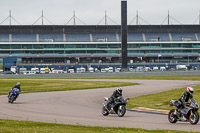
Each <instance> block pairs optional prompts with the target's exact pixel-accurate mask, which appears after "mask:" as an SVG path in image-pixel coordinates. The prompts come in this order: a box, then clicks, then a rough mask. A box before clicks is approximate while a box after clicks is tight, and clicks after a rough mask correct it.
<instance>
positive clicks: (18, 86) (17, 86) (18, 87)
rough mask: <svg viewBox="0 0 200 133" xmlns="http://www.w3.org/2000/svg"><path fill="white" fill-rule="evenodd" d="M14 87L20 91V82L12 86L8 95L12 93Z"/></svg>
mask: <svg viewBox="0 0 200 133" xmlns="http://www.w3.org/2000/svg"><path fill="white" fill-rule="evenodd" d="M14 88H17V89H19V92H21V88H20V82H17V84H16V85H15V86H14V87H13V88H11V91H10V92H9V94H8V97H9V96H10V94H11V92H12V90H13V89H14ZM18 95H19V94H18ZM18 95H17V97H18Z"/></svg>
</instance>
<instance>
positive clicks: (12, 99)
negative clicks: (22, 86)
mask: <svg viewBox="0 0 200 133" xmlns="http://www.w3.org/2000/svg"><path fill="white" fill-rule="evenodd" d="M14 100H15V96H14V95H12V96H11V97H10V100H9V101H10V103H13V102H14Z"/></svg>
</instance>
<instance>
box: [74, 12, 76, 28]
mask: <svg viewBox="0 0 200 133" xmlns="http://www.w3.org/2000/svg"><path fill="white" fill-rule="evenodd" d="M74 25H76V13H75V11H74Z"/></svg>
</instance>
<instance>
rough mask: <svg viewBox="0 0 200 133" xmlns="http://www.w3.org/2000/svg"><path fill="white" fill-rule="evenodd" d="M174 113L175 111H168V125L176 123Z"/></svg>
mask: <svg viewBox="0 0 200 133" xmlns="http://www.w3.org/2000/svg"><path fill="white" fill-rule="evenodd" d="M174 111H175V109H172V110H170V111H169V114H168V121H169V122H170V123H176V122H177V116H176V115H174Z"/></svg>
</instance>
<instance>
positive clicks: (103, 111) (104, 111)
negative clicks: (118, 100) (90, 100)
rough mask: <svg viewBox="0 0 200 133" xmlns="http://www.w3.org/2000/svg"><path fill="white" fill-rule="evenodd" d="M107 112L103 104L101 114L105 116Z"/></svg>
mask: <svg viewBox="0 0 200 133" xmlns="http://www.w3.org/2000/svg"><path fill="white" fill-rule="evenodd" d="M108 114H109V112H108V110H107V109H106V107H105V106H103V108H102V115H104V116H107V115H108Z"/></svg>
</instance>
